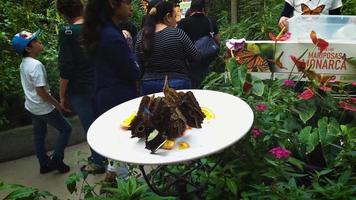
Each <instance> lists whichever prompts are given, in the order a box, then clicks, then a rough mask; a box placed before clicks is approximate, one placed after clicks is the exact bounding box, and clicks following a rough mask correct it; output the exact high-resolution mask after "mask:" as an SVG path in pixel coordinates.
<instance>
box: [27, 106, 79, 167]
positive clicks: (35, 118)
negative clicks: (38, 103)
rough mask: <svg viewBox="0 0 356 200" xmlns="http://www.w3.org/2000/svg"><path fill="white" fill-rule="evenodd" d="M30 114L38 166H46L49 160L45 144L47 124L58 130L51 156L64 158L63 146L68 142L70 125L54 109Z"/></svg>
mask: <svg viewBox="0 0 356 200" xmlns="http://www.w3.org/2000/svg"><path fill="white" fill-rule="evenodd" d="M30 114H31V118H32V125H33V139H34V146H35V151H36V155H37V158H38V161H39V163H40V166H46V165H47V164H48V161H49V157H48V156H47V150H46V145H45V139H46V135H47V124H49V125H51V126H53V127H54V128H55V129H57V130H58V131H59V135H58V138H57V141H56V144H55V147H54V153H53V156H54V157H56V158H58V159H61V160H62V159H63V158H64V148H65V147H66V146H67V144H68V140H69V136H70V133H71V131H72V126H71V125H70V124H69V122H68V121H67V120H66V119H65V118H64V117H63V115H62V114H60V113H59V112H58V111H57V110H56V109H54V110H53V111H52V112H50V113H48V114H45V115H34V114H32V113H30Z"/></svg>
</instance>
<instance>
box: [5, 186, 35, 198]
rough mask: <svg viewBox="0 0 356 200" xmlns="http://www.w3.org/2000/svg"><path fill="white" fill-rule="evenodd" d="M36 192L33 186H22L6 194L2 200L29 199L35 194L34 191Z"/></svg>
mask: <svg viewBox="0 0 356 200" xmlns="http://www.w3.org/2000/svg"><path fill="white" fill-rule="evenodd" d="M36 192H38V190H37V189H34V188H29V187H23V188H19V189H17V190H15V191H13V192H11V193H10V194H8V195H7V196H6V197H5V198H4V200H10V199H31V197H33V196H34V195H35V193H36Z"/></svg>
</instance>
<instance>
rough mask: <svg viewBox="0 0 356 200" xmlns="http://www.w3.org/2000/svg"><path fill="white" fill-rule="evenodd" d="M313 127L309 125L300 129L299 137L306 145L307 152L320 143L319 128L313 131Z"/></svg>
mask: <svg viewBox="0 0 356 200" xmlns="http://www.w3.org/2000/svg"><path fill="white" fill-rule="evenodd" d="M311 130H312V127H311V126H307V127H305V128H303V130H301V131H300V133H299V135H298V138H299V140H300V142H302V143H303V145H305V146H306V151H307V152H306V153H310V152H312V151H313V150H314V149H315V147H316V146H317V145H318V143H319V136H318V132H317V130H314V131H313V132H311Z"/></svg>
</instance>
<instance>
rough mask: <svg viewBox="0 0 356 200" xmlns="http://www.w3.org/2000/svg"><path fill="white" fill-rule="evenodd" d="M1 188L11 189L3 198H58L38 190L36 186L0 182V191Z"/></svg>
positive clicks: (16, 199) (8, 199)
mask: <svg viewBox="0 0 356 200" xmlns="http://www.w3.org/2000/svg"><path fill="white" fill-rule="evenodd" d="M3 190H11V192H10V193H9V194H8V195H7V196H6V197H4V200H27V199H28V200H29V199H31V200H39V199H53V200H57V199H58V198H57V197H56V196H54V195H53V194H51V193H49V192H47V191H39V190H38V189H36V188H31V187H26V186H22V185H15V184H6V183H4V182H0V191H3Z"/></svg>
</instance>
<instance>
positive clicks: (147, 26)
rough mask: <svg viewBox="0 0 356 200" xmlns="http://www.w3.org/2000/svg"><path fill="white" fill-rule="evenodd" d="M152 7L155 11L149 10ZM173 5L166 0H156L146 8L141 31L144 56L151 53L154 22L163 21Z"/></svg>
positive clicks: (172, 9)
mask: <svg viewBox="0 0 356 200" xmlns="http://www.w3.org/2000/svg"><path fill="white" fill-rule="evenodd" d="M152 9H155V12H151V14H150V11H152ZM173 11H174V5H173V4H172V3H170V2H167V1H163V0H162V1H158V2H157V3H156V4H155V5H154V6H152V7H151V8H150V9H148V14H147V16H146V18H145V21H144V24H143V32H142V50H143V52H144V54H145V55H146V56H149V55H151V52H152V48H153V40H154V33H155V28H156V24H157V23H159V22H163V20H164V17H165V16H166V15H167V13H171V14H172V13H173Z"/></svg>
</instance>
